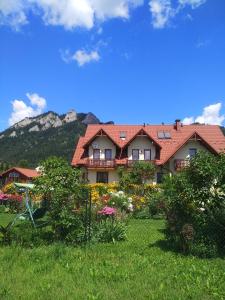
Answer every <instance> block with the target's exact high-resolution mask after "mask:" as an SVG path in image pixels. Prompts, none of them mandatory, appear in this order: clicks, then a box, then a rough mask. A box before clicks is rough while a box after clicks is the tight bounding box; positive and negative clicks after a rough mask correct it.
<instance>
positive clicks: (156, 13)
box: [149, 0, 175, 28]
mask: <svg viewBox="0 0 225 300" xmlns="http://www.w3.org/2000/svg"><path fill="white" fill-rule="evenodd" d="M149 6H150V12H151V14H152V25H153V27H154V28H164V27H165V26H166V25H167V23H168V21H169V20H170V18H171V17H172V16H173V15H174V13H175V11H174V10H173V9H172V7H171V1H170V0H151V1H150V2H149Z"/></svg>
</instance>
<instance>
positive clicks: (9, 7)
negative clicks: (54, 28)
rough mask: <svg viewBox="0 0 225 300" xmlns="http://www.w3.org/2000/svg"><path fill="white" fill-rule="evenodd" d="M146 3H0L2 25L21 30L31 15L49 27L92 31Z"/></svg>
mask: <svg viewBox="0 0 225 300" xmlns="http://www.w3.org/2000/svg"><path fill="white" fill-rule="evenodd" d="M143 3H144V0H1V1H0V17H1V19H2V22H1V23H4V24H9V25H11V26H13V27H19V26H21V25H23V24H25V23H26V22H27V18H28V17H27V16H28V14H29V13H30V12H32V13H34V14H37V15H40V16H41V17H42V19H43V21H44V22H45V24H46V25H60V26H63V27H64V28H65V29H74V28H76V27H84V28H86V29H90V28H92V27H93V26H94V24H95V23H96V21H100V22H101V21H105V20H107V19H109V18H125V19H127V18H129V16H130V10H131V9H132V8H136V7H137V6H140V5H142V4H143Z"/></svg>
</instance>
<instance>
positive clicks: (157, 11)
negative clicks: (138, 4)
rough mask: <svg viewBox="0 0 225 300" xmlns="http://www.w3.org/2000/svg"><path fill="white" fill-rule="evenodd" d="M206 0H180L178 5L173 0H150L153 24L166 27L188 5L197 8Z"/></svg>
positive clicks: (156, 26)
mask: <svg viewBox="0 0 225 300" xmlns="http://www.w3.org/2000/svg"><path fill="white" fill-rule="evenodd" d="M205 2H206V0H178V2H177V5H176V7H173V6H172V2H171V0H150V1H149V8H150V12H151V14H152V25H153V27H154V28H165V27H166V26H167V25H168V24H169V23H170V21H171V19H173V18H174V17H175V16H176V15H177V14H178V13H179V12H180V11H181V10H183V9H184V8H185V7H186V6H190V7H191V8H192V9H196V8H198V7H199V6H200V5H202V4H204V3H205Z"/></svg>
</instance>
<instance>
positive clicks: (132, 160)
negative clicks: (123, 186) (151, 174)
mask: <svg viewBox="0 0 225 300" xmlns="http://www.w3.org/2000/svg"><path fill="white" fill-rule="evenodd" d="M136 162H147V163H152V164H155V161H154V160H134V159H128V160H127V166H128V167H133V165H134V164H135V163H136Z"/></svg>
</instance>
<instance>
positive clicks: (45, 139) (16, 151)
mask: <svg viewBox="0 0 225 300" xmlns="http://www.w3.org/2000/svg"><path fill="white" fill-rule="evenodd" d="M108 123H113V122H108ZM88 124H101V122H100V120H99V119H98V118H97V117H96V116H95V115H94V114H93V113H91V112H90V113H87V114H86V113H76V112H75V111H74V110H71V111H69V112H68V113H66V114H63V115H59V114H57V113H55V112H53V111H49V112H47V113H44V114H41V115H39V116H36V117H33V118H25V119H24V120H22V121H20V122H18V123H16V124H14V125H13V126H11V127H9V128H8V129H6V130H5V131H3V132H1V133H0V169H1V165H2V166H3V165H4V166H5V165H7V166H8V165H19V164H21V162H22V161H23V164H25V165H26V166H28V167H36V166H37V165H38V164H39V163H40V161H41V160H43V159H46V158H47V157H49V156H52V155H56V156H61V157H63V158H65V159H66V160H68V161H71V158H72V155H73V152H74V149H75V146H76V144H77V141H78V139H79V137H80V136H81V135H83V134H84V132H85V129H86V127H87V125H88Z"/></svg>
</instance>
